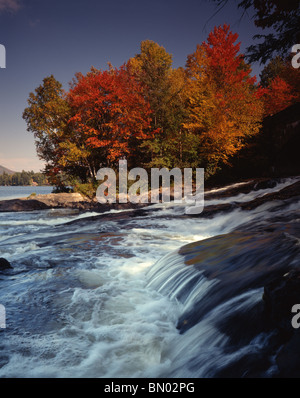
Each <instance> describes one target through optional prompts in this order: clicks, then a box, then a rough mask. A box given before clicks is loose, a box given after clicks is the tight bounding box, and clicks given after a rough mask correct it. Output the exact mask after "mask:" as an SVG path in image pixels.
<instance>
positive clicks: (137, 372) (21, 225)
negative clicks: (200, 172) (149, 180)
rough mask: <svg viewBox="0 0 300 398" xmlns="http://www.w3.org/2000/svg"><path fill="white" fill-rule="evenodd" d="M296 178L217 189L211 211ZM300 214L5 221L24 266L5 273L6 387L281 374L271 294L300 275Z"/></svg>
mask: <svg viewBox="0 0 300 398" xmlns="http://www.w3.org/2000/svg"><path fill="white" fill-rule="evenodd" d="M298 180H299V178H291V179H285V180H281V181H278V182H277V184H276V186H273V187H271V188H263V189H256V190H251V191H249V192H248V193H247V194H241V193H239V194H237V195H235V196H234V197H230V196H227V197H226V195H225V196H224V197H222V198H221V194H222V195H223V194H224V192H225V193H226V190H225V189H222V190H219V191H216V190H215V191H213V192H212V191H211V192H210V194H211V199H210V200H206V202H205V205H206V206H208V205H218V204H219V203H246V202H248V201H250V200H253V199H255V198H258V197H263V196H264V195H266V194H268V193H271V192H275V191H278V190H280V189H282V188H284V187H286V186H289V185H291V184H293V183H295V182H296V181H298ZM232 188H240V186H239V185H237V184H236V185H235V186H231V187H230V189H232ZM215 195H219V196H217V197H216V196H215ZM208 198H209V196H208ZM298 209H299V196H298V197H296V196H295V197H293V198H291V199H290V200H285V201H282V200H273V201H269V202H266V203H264V204H262V205H261V206H259V207H256V208H255V209H253V210H241V209H239V208H233V209H232V210H231V211H227V212H216V213H215V214H214V215H213V216H210V217H207V218H206V217H202V216H201V215H195V216H193V215H189V213H190V210H191V209H190V208H185V207H183V206H179V205H176V206H172V205H153V206H149V207H147V208H144V209H140V210H133V211H131V210H130V211H119V212H117V211H111V212H108V213H103V214H101V215H99V214H96V213H95V214H92V213H86V214H82V215H80V216H76V215H65V216H64V215H63V214H61V213H59V212H58V214H53V212H51V211H50V212H49V211H39V212H30V213H2V214H0V257H4V258H6V259H8V260H9V261H10V262H11V264H12V266H13V269H12V270H7V271H3V272H2V273H1V274H0V304H2V305H4V306H5V309H6V317H7V319H6V329H0V339H1V343H0V377H218V376H223V377H227V376H229V377H230V376H238V377H247V376H248V377H250V376H260V377H272V376H274V375H276V372H277V369H276V363H275V361H274V354H275V351H276V349H277V348H276V347H277V346H276V333H274V329H272V328H271V327H270V325H269V323H268V322H267V321H266V320H265V316H264V307H263V300H262V294H263V286H264V285H265V283H266V282H267V281H268V280H271V279H272V278H274V276H276V275H282V274H284V273H285V272H288V271H289V270H290V269H291V268H293V267H297V266H298V265H299V258H300V257H299V256H300V247H299V235H300V234H299V225H300V223H299V221H300V219H299V215H298ZM275 348H276V349H275Z"/></svg>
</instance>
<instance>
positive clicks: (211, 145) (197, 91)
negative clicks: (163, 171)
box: [184, 25, 263, 175]
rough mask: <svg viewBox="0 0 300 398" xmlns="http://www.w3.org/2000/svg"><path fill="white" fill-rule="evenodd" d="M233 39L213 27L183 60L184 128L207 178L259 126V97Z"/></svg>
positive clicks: (226, 31)
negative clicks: (186, 102)
mask: <svg viewBox="0 0 300 398" xmlns="http://www.w3.org/2000/svg"><path fill="white" fill-rule="evenodd" d="M237 39H238V35H237V34H234V33H232V32H231V31H230V27H229V26H227V25H224V26H220V27H218V28H217V27H216V28H215V29H214V30H213V31H212V32H211V33H210V34H209V36H208V39H207V41H206V42H203V43H202V44H201V45H198V46H197V49H196V51H195V52H194V53H193V54H191V55H189V56H188V59H187V73H188V75H189V79H190V83H189V91H190V98H189V120H188V121H187V122H186V123H185V124H184V127H185V128H186V129H187V130H188V131H190V132H192V133H193V135H194V142H195V143H196V144H197V145H198V157H199V162H200V164H202V165H204V166H205V168H206V172H207V175H211V174H214V173H215V172H216V171H217V170H218V168H220V166H221V165H222V164H224V163H225V164H226V163H227V164H228V163H229V160H230V157H232V156H233V155H234V154H235V153H237V152H238V151H239V150H240V149H241V148H242V147H243V145H244V143H245V140H246V139H247V137H251V136H253V135H255V134H257V133H258V132H259V129H260V126H261V120H262V115H263V106H262V101H261V99H260V96H261V93H260V92H259V90H258V89H257V88H256V85H255V81H256V78H255V77H251V75H250V73H251V68H250V66H249V65H247V64H246V63H245V61H244V57H243V55H242V54H240V43H236V41H237Z"/></svg>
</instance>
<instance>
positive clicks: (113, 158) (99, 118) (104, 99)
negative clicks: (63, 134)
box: [65, 66, 153, 178]
mask: <svg viewBox="0 0 300 398" xmlns="http://www.w3.org/2000/svg"><path fill="white" fill-rule="evenodd" d="M67 101H68V104H69V106H70V107H71V109H72V112H73V116H72V117H71V118H70V121H69V125H70V126H71V128H72V132H73V135H74V136H77V137H78V140H79V142H83V146H82V147H81V146H80V147H76V146H75V147H73V143H71V144H70V143H69V142H66V143H65V149H66V150H68V151H69V152H68V154H67V157H68V156H72V153H74V156H78V157H80V156H81V151H82V150H84V151H86V152H87V153H88V154H89V159H90V164H89V166H90V170H91V173H92V176H93V177H94V178H95V176H96V172H97V170H98V169H99V168H100V167H103V166H109V167H111V166H114V165H115V164H116V162H117V161H118V160H119V159H120V158H122V157H127V158H131V157H134V156H135V154H134V151H133V150H132V148H131V145H132V142H133V141H136V140H144V139H149V138H150V137H152V136H153V131H152V130H151V128H150V121H151V119H150V115H151V109H150V106H149V104H148V102H147V101H146V100H145V98H144V97H143V95H142V88H141V86H140V85H139V84H138V83H137V81H136V80H135V79H134V78H133V77H132V76H131V75H130V74H129V73H128V72H127V70H126V68H125V67H124V66H122V67H120V68H119V69H117V68H115V69H114V68H112V67H111V68H110V69H109V70H106V71H101V70H97V69H95V68H92V69H91V71H90V72H89V73H87V75H85V76H84V75H82V74H77V75H76V78H75V80H74V81H73V84H72V87H71V89H70V91H69V93H68V96H67ZM130 148H131V149H130Z"/></svg>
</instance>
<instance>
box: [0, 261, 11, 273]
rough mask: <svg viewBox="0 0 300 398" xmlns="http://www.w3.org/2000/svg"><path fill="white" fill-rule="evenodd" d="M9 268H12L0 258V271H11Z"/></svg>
mask: <svg viewBox="0 0 300 398" xmlns="http://www.w3.org/2000/svg"><path fill="white" fill-rule="evenodd" d="M11 268H12V266H11V265H10V263H9V262H8V261H7V260H6V259H5V258H0V271H3V270H5V269H11Z"/></svg>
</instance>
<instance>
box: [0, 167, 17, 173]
mask: <svg viewBox="0 0 300 398" xmlns="http://www.w3.org/2000/svg"><path fill="white" fill-rule="evenodd" d="M4 173H6V174H15V171H12V170H9V169H7V168H6V167H4V166H1V165H0V175H2V174H4Z"/></svg>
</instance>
